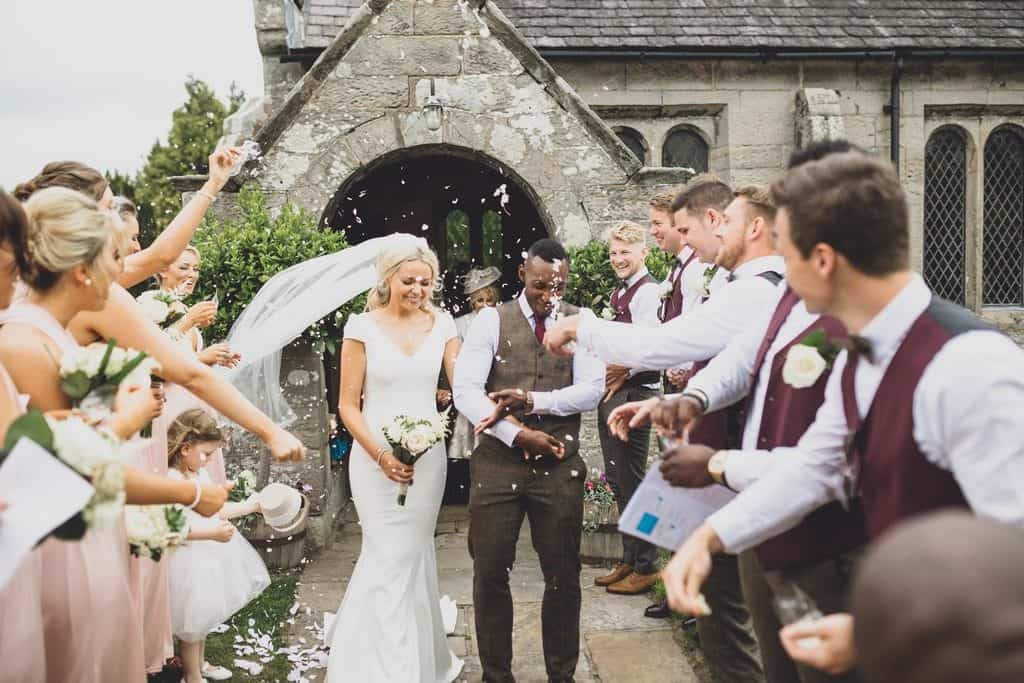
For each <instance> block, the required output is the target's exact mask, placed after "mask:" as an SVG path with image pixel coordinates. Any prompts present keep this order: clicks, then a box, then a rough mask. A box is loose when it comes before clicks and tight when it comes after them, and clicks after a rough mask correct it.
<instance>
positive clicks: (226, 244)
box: [194, 187, 366, 353]
mask: <svg viewBox="0 0 1024 683" xmlns="http://www.w3.org/2000/svg"><path fill="white" fill-rule="evenodd" d="M238 202H239V206H240V207H241V210H242V213H241V216H240V217H238V218H234V219H228V220H223V221H221V220H208V221H207V222H206V223H205V224H204V225H203V226H202V227H201V228H200V229H199V231H198V232H197V233H196V238H195V246H196V248H197V249H199V253H200V254H202V258H203V262H202V277H201V278H200V279H199V285H198V286H197V288H196V295H195V297H194V300H195V301H202V300H205V299H209V298H210V297H212V296H213V294H214V292H215V291H216V293H217V296H218V298H219V300H220V311H219V314H218V316H217V321H216V322H215V323H214V325H213V326H212V327H211V328H210V329H209V330H208V332H207V334H206V336H207V338H208V339H209V340H211V341H216V340H222V339H225V338H226V337H227V335H228V331H229V330H230V329H231V325H233V324H234V322H235V320H237V319H238V316H239V315H241V313H242V310H243V309H244V308H245V307H246V306H248V305H249V302H251V301H252V299H253V297H254V296H256V292H258V291H259V289H260V287H262V286H263V285H264V283H266V281H267V280H269V279H270V278H271V277H273V276H274V275H276V274H277V273H279V272H281V271H282V270H285V269H286V268H289V267H291V266H293V265H295V264H296V263H301V262H303V261H308V260H309V259H311V258H315V257H317V256H322V255H324V254H330V253H333V252H336V251H340V250H341V249H344V248H345V247H347V246H348V242H347V241H346V240H345V235H344V234H343V233H340V232H332V231H328V230H321V229H320V228H319V227H318V226H317V219H316V217H314V216H313V215H312V214H311V213H309V212H308V211H306V210H304V209H300V208H296V207H294V206H292V205H286V206H285V207H283V208H282V209H281V211H280V213H278V214H277V215H276V216H273V217H272V216H271V215H270V212H269V211H267V207H266V201H265V199H264V197H263V194H262V193H261V192H260V191H259V190H257V189H255V188H250V187H245V188H243V189H242V191H241V192H240V193H239V197H238ZM365 301H366V299H365V297H364V296H360V297H357V298H356V299H354V300H352V301H350V302H349V303H348V304H346V305H345V306H343V307H342V308H340V309H338V310H337V311H335V312H334V313H332V314H330V315H328V316H327V317H325V318H323V319H322V320H320V321H319V322H317V323H316V324H314V325H312V326H311V327H309V328H308V329H307V330H306V331H305V332H304V333H303V335H302V336H303V338H304V339H305V340H307V341H309V342H311V343H312V344H313V347H314V349H316V350H317V352H319V353H323V352H324V350H328V351H330V352H331V353H334V352H335V350H336V345H337V343H338V342H339V340H340V339H341V331H342V328H343V327H344V325H345V321H346V320H347V319H348V316H349V314H350V313H352V312H359V311H361V310H362V309H363V306H364V305H365Z"/></svg>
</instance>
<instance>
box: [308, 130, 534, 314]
mask: <svg viewBox="0 0 1024 683" xmlns="http://www.w3.org/2000/svg"><path fill="white" fill-rule="evenodd" d="M323 223H324V224H325V225H326V226H329V227H331V228H333V229H335V230H344V231H345V233H346V235H347V236H348V240H349V242H350V243H351V244H358V243H359V242H362V241H363V240H366V239H370V238H372V237H380V236H382V235H389V234H392V233H395V232H405V233H410V234H414V235H421V236H423V237H425V238H427V240H428V241H429V242H430V245H431V246H432V247H433V248H434V250H435V251H436V252H437V255H438V258H439V260H440V262H441V269H442V272H443V273H444V278H443V298H444V303H445V306H446V308H448V309H449V310H450V311H451V312H452V314H453V315H456V316H458V315H460V314H461V313H463V312H465V311H466V301H465V297H464V295H463V293H462V283H461V280H462V276H464V275H465V273H466V272H467V271H468V270H469V269H470V268H472V267H484V266H497V267H498V268H499V269H501V271H502V280H501V294H502V299H503V300H508V299H511V298H512V297H513V296H515V294H516V293H517V292H518V291H519V282H518V277H517V270H518V267H519V264H520V263H522V260H523V256H522V255H523V252H524V251H525V250H526V249H527V248H528V247H529V245H530V244H532V243H533V242H534V241H536V240H538V239H541V238H542V237H547V236H549V235H551V234H553V233H554V231H553V229H552V226H551V224H550V220H549V219H548V218H547V216H546V214H545V212H544V209H543V207H542V206H541V205H540V202H539V200H538V199H537V196H536V193H534V191H533V189H532V188H530V187H529V185H527V184H526V183H525V182H524V181H523V180H522V179H521V178H519V176H518V175H517V174H515V173H514V172H513V171H511V170H510V169H508V168H507V167H505V166H504V165H503V164H501V163H499V162H498V161H496V160H494V159H492V158H490V157H488V156H487V155H484V154H481V153H479V152H476V151H473V150H468V149H464V148H460V147H453V146H450V145H425V146H422V147H413V148H408V149H403V150H398V151H396V152H392V153H390V154H387V155H384V156H382V157H380V158H379V159H376V160H375V161H374V162H373V163H371V164H368V165H367V166H366V167H364V168H363V169H361V170H360V171H359V172H357V173H354V174H353V175H352V176H351V177H350V178H349V179H348V180H347V181H346V182H345V183H344V184H343V185H342V186H341V188H339V190H338V192H337V193H336V194H335V196H334V198H333V199H332V201H331V202H330V204H329V205H328V206H327V209H326V210H325V211H324V216H323Z"/></svg>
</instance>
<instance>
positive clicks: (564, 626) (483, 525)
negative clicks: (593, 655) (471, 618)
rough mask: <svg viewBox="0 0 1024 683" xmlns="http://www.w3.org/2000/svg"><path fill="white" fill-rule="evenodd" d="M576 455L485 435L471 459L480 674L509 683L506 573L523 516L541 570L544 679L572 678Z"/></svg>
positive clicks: (575, 655)
mask: <svg viewBox="0 0 1024 683" xmlns="http://www.w3.org/2000/svg"><path fill="white" fill-rule="evenodd" d="M586 473H587V466H586V464H584V462H583V459H582V458H581V457H580V456H579V455H571V456H569V457H568V458H567V459H566V460H564V461H558V460H556V459H555V458H553V457H551V456H545V457H544V458H542V459H540V460H535V459H533V458H532V457H531V459H530V460H525V459H524V458H523V453H522V451H520V450H518V449H511V448H508V447H507V446H505V445H504V444H502V443H501V442H499V441H498V440H496V439H494V438H493V437H490V436H486V437H484V441H483V442H482V443H481V444H480V446H478V447H477V449H476V451H474V453H473V457H472V458H471V459H470V478H471V481H472V491H471V493H470V498H469V509H470V516H471V520H472V521H471V524H470V529H469V553H470V555H472V557H473V610H474V613H475V614H476V634H477V646H478V648H479V651H480V662H481V664H482V665H483V680H484V681H487V682H488V683H511V681H514V680H515V679H514V678H513V677H512V623H513V621H512V594H511V592H510V590H509V572H510V571H511V570H512V566H513V564H515V559H516V541H518V539H519V530H520V528H521V527H522V525H523V517H524V516H525V517H528V518H529V520H530V536H531V538H532V540H533V547H534V549H535V550H536V551H537V555H539V556H540V566H541V570H542V572H543V573H544V602H543V605H542V607H541V622H542V629H543V640H544V663H545V666H546V668H547V675H548V680H549V681H551V682H552V683H570V682H571V681H573V675H574V673H575V671H576V662H577V660H578V659H579V641H580V599H581V593H580V534H581V530H582V527H583V480H584V478H585V477H586Z"/></svg>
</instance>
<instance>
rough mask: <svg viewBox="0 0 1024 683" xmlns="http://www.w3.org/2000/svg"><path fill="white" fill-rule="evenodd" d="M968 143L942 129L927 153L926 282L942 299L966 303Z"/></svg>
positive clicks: (960, 135)
mask: <svg viewBox="0 0 1024 683" xmlns="http://www.w3.org/2000/svg"><path fill="white" fill-rule="evenodd" d="M966 240H967V142H966V140H965V138H964V135H963V133H962V132H961V131H960V130H959V129H957V128H954V127H951V126H949V127H944V128H940V129H938V130H937V131H935V132H934V133H932V136H931V137H930V138H929V139H928V144H927V145H926V146H925V152H924V279H925V281H926V282H927V283H928V285H929V286H930V287H931V288H932V290H933V291H934V292H935V293H936V294H938V295H939V296H941V297H943V298H945V299H949V300H950V301H955V302H956V303H959V304H963V303H964V281H965V254H964V252H965V249H966Z"/></svg>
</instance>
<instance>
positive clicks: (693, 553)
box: [663, 152, 1024, 673]
mask: <svg viewBox="0 0 1024 683" xmlns="http://www.w3.org/2000/svg"><path fill="white" fill-rule="evenodd" d="M772 193H773V196H774V197H775V199H776V201H777V203H778V206H779V216H778V220H777V221H776V225H775V228H776V233H777V238H778V239H777V242H778V247H779V250H780V252H781V253H782V254H783V255H784V257H785V258H786V264H787V275H786V277H787V281H788V283H789V286H790V287H792V289H793V290H794V292H796V293H797V294H798V295H799V296H801V297H802V299H803V301H804V303H805V305H806V307H807V310H808V311H810V312H812V313H813V312H817V313H823V314H827V315H831V316H833V317H835V318H836V319H838V320H839V321H840V322H842V323H843V324H844V326H845V327H846V328H847V330H849V332H850V333H851V335H850V337H849V338H848V339H847V341H846V342H845V343H844V346H845V347H847V350H845V351H843V352H842V353H841V354H840V355H839V356H838V357H837V358H836V359H835V361H834V365H833V368H832V372H831V375H830V376H829V379H828V382H827V384H826V387H825V399H824V402H823V404H822V407H821V409H820V410H819V411H818V413H817V415H816V417H815V420H814V423H813V424H812V425H811V426H810V428H809V429H808V430H807V432H806V433H805V434H804V435H803V437H801V438H800V440H799V441H798V443H797V445H796V446H795V447H793V448H777V449H774V451H773V453H772V456H770V457H767V458H766V457H763V456H761V455H759V454H751V453H749V452H748V451H739V452H732V451H730V452H727V453H726V454H725V455H724V456H722V457H720V458H719V457H718V456H717V454H716V456H715V457H713V458H712V459H711V462H712V466H711V467H710V469H711V471H712V473H713V474H715V475H716V476H718V477H720V478H721V479H722V480H723V481H725V482H728V483H729V485H730V486H733V487H736V488H743V489H744V490H743V491H742V493H741V494H740V495H739V496H737V497H736V498H735V499H734V500H733V501H732V502H730V503H729V504H728V505H726V506H725V507H723V508H722V509H720V510H719V511H718V512H716V513H714V514H712V515H711V516H710V517H708V519H707V520H706V522H705V523H704V524H703V525H702V526H701V527H700V528H699V529H698V530H697V531H695V532H694V533H693V535H691V537H690V538H689V539H688V540H687V541H686V543H684V544H683V546H682V547H681V548H680V549H679V551H678V552H677V553H676V555H675V557H674V558H673V559H672V561H671V562H670V564H669V566H668V567H667V568H666V570H665V572H664V574H663V576H664V578H665V583H666V587H667V590H668V592H669V602H670V604H672V605H673V606H674V607H675V608H677V609H680V610H682V611H685V612H688V613H693V614H696V613H699V612H700V610H701V601H700V599H699V592H700V587H701V584H702V583H703V582H704V580H705V578H706V577H707V574H708V570H709V567H710V565H711V554H712V553H719V552H723V551H724V552H740V551H743V550H745V549H747V548H751V547H754V546H757V545H759V544H761V543H763V542H765V541H767V540H769V539H771V538H774V537H775V536H778V535H779V534H780V533H782V532H784V531H787V530H789V529H791V528H793V527H794V526H797V525H798V524H799V523H800V522H801V521H802V520H803V519H804V517H805V516H806V515H808V514H809V513H811V512H813V511H814V510H816V509H817V508H819V507H821V506H822V505H825V504H827V503H830V502H832V501H836V500H838V501H840V502H844V503H846V504H847V505H852V503H853V501H854V500H855V499H857V498H859V499H860V502H861V505H862V508H863V512H864V518H865V521H866V526H867V535H868V538H869V539H875V538H877V537H879V536H881V535H882V534H883V533H885V532H886V531H887V530H888V529H890V528H891V527H893V526H894V525H896V524H898V523H899V522H901V521H903V520H906V519H910V518H912V517H914V516H916V515H919V514H922V513H925V512H929V511H932V510H936V509H940V508H945V507H960V508H965V509H970V510H972V511H973V512H974V513H975V514H978V515H981V516H985V517H991V518H994V519H997V520H1001V521H1003V522H1006V523H1010V524H1015V525H1018V526H1019V525H1022V524H1024V420H1021V419H1020V413H1021V408H1022V407H1024V351H1022V350H1021V349H1020V348H1019V347H1018V346H1017V345H1016V344H1015V343H1014V342H1013V341H1012V340H1010V339H1009V338H1008V337H1006V336H1005V335H1003V334H1001V333H1000V332H999V331H997V330H996V329H994V328H993V327H992V326H990V325H989V324H987V323H985V322H984V321H982V320H981V319H979V318H977V317H976V316H974V315H973V314H972V313H970V312H969V311H966V310H964V309H963V308H960V307H959V306H956V305H954V304H952V303H950V302H948V301H944V300H942V299H939V298H938V297H936V296H934V295H933V294H932V292H931V291H930V290H929V289H928V287H927V285H926V284H925V283H924V280H923V279H922V278H921V277H920V276H919V275H917V274H915V273H914V272H913V271H912V270H911V269H910V253H909V252H910V249H909V242H910V238H909V234H910V231H909V225H908V223H909V221H908V213H907V204H906V198H905V196H904V193H903V189H902V187H901V185H900V181H899V178H898V176H897V175H896V172H895V170H894V169H893V168H892V166H891V165H890V164H888V163H885V162H882V161H879V160H876V159H872V158H869V157H866V156H864V155H863V154H859V153H856V152H848V153H844V154H832V155H829V156H826V157H825V158H823V159H821V160H819V161H813V162H809V163H806V164H803V165H801V166H798V167H796V168H794V169H792V170H790V171H789V172H788V173H786V175H785V176H783V177H782V178H781V179H780V180H778V181H776V182H775V184H774V185H773V186H772ZM819 353H820V354H822V355H823V356H824V355H828V354H827V349H825V348H824V345H823V344H822V345H819ZM823 360H824V358H823ZM822 365H823V363H821V362H818V363H814V362H810V363H802V364H796V365H794V367H793V368H791V373H790V377H791V382H792V383H801V384H802V383H805V382H808V381H811V380H812V379H814V373H815V372H816V370H815V368H818V370H817V371H818V372H820V368H821V367H822ZM751 482H753V483H751ZM936 599H937V600H941V599H943V596H941V595H937V596H936ZM781 637H782V642H783V645H784V646H785V647H786V649H787V651H788V652H789V654H790V656H791V657H793V659H794V660H796V661H797V662H800V663H803V664H809V665H812V666H815V667H817V668H820V669H822V670H824V671H827V672H829V673H839V672H842V671H846V670H849V669H850V668H852V667H853V666H854V664H855V660H856V653H855V651H854V649H853V619H852V617H850V615H849V614H844V613H838V614H832V615H829V616H827V617H825V618H824V619H820V620H818V621H815V622H811V623H802V624H794V625H791V626H788V627H787V628H785V629H783V631H782V634H781ZM807 638H817V639H819V640H818V641H811V642H818V643H820V644H819V646H817V647H807V646H806V645H807V642H808V641H807ZM801 645H803V646H801Z"/></svg>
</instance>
